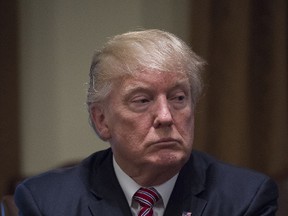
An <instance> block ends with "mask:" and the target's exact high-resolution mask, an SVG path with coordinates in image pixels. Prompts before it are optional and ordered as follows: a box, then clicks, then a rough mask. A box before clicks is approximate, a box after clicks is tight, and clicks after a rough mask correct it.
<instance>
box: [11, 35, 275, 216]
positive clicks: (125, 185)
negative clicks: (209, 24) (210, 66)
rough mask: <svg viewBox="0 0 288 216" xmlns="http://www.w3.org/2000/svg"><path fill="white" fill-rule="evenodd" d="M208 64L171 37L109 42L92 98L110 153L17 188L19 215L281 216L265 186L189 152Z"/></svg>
mask: <svg viewBox="0 0 288 216" xmlns="http://www.w3.org/2000/svg"><path fill="white" fill-rule="evenodd" d="M203 64H204V62H203V61H202V60H201V58H200V57H198V56H197V55H196V54H195V53H194V52H193V51H192V50H191V49H190V48H189V47H188V46H187V45H186V44H185V43H184V42H183V41H181V40H180V39H178V38H177V37H175V36H174V35H172V34H170V33H167V32H163V31H159V30H146V31H138V32H129V33H126V34H122V35H118V36H115V37H114V38H112V39H111V40H110V41H109V42H108V43H107V44H106V45H105V46H104V48H103V49H102V50H100V51H98V52H96V54H95V56H94V58H93V62H92V66H91V71H90V84H89V89H88V96H87V105H88V110H89V114H90V120H91V124H92V126H93V128H94V129H95V132H96V133H97V134H98V135H99V137H100V138H101V139H103V140H105V141H108V142H109V143H110V146H111V148H109V149H107V150H104V151H100V152H96V153H94V154H93V155H92V156H90V157H89V158H87V159H86V160H84V161H83V162H82V163H81V164H79V165H78V166H76V167H72V168H68V169H65V170H56V171H50V172H48V173H45V174H42V175H40V176H37V177H33V178H31V179H29V180H27V181H25V182H24V183H22V184H20V185H19V186H18V188H17V191H16V194H15V200H16V203H17V205H18V208H19V210H20V215H25V216H26V215H27V216H28V215H29V216H32V215H45V216H49V215H51V216H52V215H53V216H60V215H61V216H63V215H65V216H66V215H69V216H73V215H75V216H76V215H77V216H78V215H94V216H95V215H97V216H102V215H111V216H116V215H117V216H121V215H123V216H124V215H125V216H127V215H141V216H142V215H150V216H152V215H157V216H160V215H164V216H176V215H193V216H199V215H202V216H213V215H219V216H240V215H241V216H242V215H246V216H248V215H251V216H252V215H253V216H264V215H265V216H267V215H275V212H276V209H277V196H278V195H277V188H276V186H275V184H274V183H273V182H272V181H271V180H270V179H269V178H268V177H266V176H264V175H262V174H259V173H256V172H253V171H249V170H246V169H241V168H236V167H233V166H230V165H227V164H224V163H221V162H218V161H217V160H215V159H213V158H212V157H210V156H208V155H206V154H204V153H200V152H197V151H194V150H193V151H192V146H193V137H194V113H195V107H196V103H197V99H198V97H199V95H200V93H201V87H202V83H201V69H202V67H203Z"/></svg>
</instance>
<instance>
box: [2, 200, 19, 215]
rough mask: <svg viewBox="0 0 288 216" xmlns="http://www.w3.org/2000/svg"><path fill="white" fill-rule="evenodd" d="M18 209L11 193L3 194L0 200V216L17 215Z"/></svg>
mask: <svg viewBox="0 0 288 216" xmlns="http://www.w3.org/2000/svg"><path fill="white" fill-rule="evenodd" d="M17 215H18V209H17V206H16V204H15V202H14V197H13V195H5V196H4V197H3V198H2V200H1V216H17Z"/></svg>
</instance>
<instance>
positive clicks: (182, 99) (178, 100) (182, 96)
mask: <svg viewBox="0 0 288 216" xmlns="http://www.w3.org/2000/svg"><path fill="white" fill-rule="evenodd" d="M185 99H186V96H185V95H177V96H175V97H173V98H172V101H175V102H182V101H185Z"/></svg>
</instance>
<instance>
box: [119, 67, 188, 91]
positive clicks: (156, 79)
mask: <svg viewBox="0 0 288 216" xmlns="http://www.w3.org/2000/svg"><path fill="white" fill-rule="evenodd" d="M119 84H120V86H118V90H120V89H122V90H123V91H125V92H130V91H133V90H135V89H141V88H144V89H146V88H147V89H151V88H155V89H163V90H165V89H168V90H169V89H171V88H176V87H178V86H179V87H181V86H182V87H186V88H189V80H188V78H187V76H186V75H185V74H183V73H177V72H158V71H144V72H137V73H136V74H135V75H133V76H126V77H123V78H122V79H121V81H120V82H119ZM119 87H120V88H119Z"/></svg>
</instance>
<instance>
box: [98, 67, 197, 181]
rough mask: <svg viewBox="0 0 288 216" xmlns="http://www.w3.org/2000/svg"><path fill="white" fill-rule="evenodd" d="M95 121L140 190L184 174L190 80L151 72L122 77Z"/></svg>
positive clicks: (189, 139)
mask: <svg viewBox="0 0 288 216" xmlns="http://www.w3.org/2000/svg"><path fill="white" fill-rule="evenodd" d="M93 120H94V123H95V126H96V128H97V130H98V132H99V135H100V137H101V138H102V139H104V140H107V141H109V142H110V144H111V148H112V151H113V154H114V156H115V159H116V162H117V163H118V164H119V166H120V167H121V168H122V169H123V170H124V172H126V173H127V174H128V175H129V176H130V177H131V178H133V179H134V180H135V181H136V182H137V183H138V184H140V185H142V186H152V185H159V184H162V183H164V182H165V181H167V180H169V179H170V178H171V177H173V176H174V175H175V174H177V173H178V172H179V171H180V169H181V167H182V166H183V165H184V164H185V163H186V161H187V160H188V158H189V156H190V153H191V150H192V145H193V137H194V110H193V105H192V99H191V90H190V85H189V81H188V78H187V77H186V75H184V74H180V73H175V72H158V71H149V70H146V71H141V72H138V73H136V75H135V76H133V77H132V76H129V77H128V76H127V77H124V78H123V79H121V80H119V81H118V82H117V83H116V84H115V86H114V88H113V90H112V92H111V93H110V95H109V97H108V99H107V101H106V102H105V106H100V105H95V107H94V108H93Z"/></svg>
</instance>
